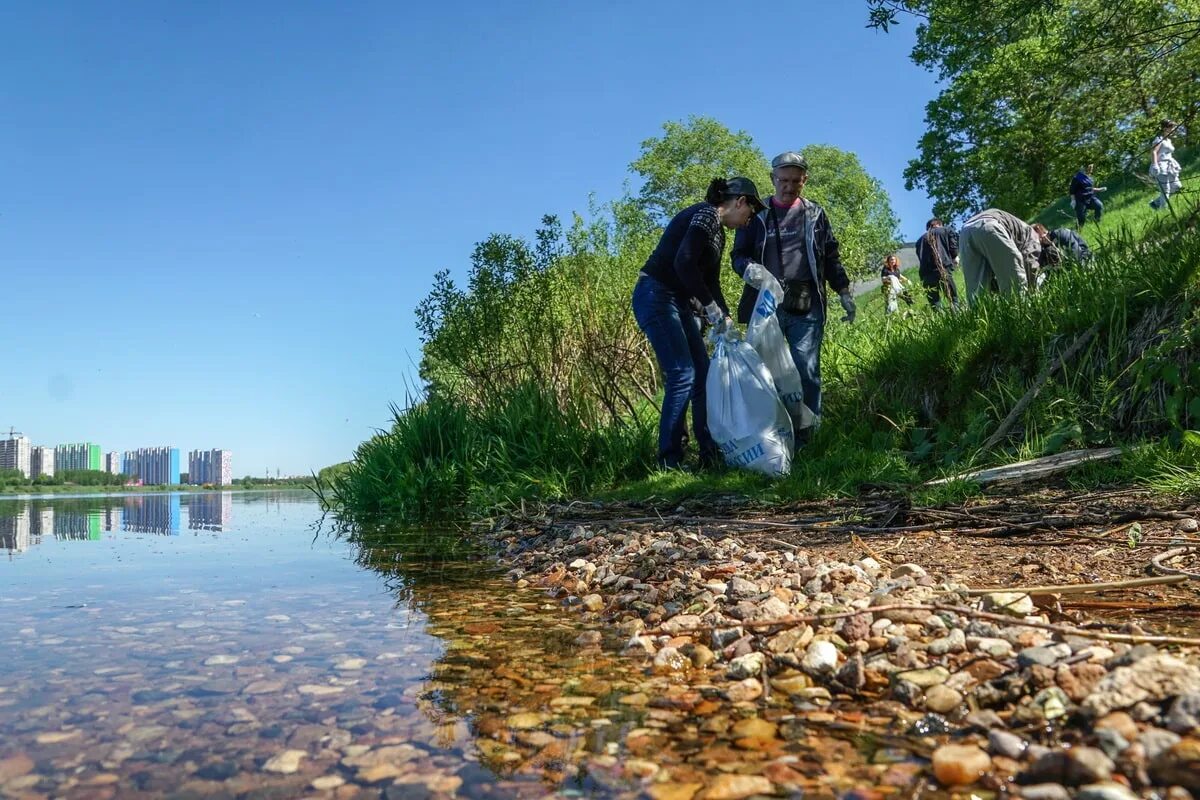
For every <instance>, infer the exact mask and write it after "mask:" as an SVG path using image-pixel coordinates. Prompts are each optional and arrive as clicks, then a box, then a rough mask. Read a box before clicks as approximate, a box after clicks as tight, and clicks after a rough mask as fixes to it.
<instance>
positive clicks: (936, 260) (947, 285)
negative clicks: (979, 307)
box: [916, 217, 958, 309]
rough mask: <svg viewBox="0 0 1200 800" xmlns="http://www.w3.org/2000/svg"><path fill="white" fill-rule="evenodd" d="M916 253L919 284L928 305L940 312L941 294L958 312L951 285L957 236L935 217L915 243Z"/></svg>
mask: <svg viewBox="0 0 1200 800" xmlns="http://www.w3.org/2000/svg"><path fill="white" fill-rule="evenodd" d="M916 250H917V260H918V261H919V262H920V267H919V274H920V276H921V284H922V285H923V286H924V287H925V296H926V297H928V298H929V305H931V306H933V307H934V308H941V307H942V302H941V301H942V294H943V293H944V294H945V295H946V298H947V299H948V300H949V301H950V308H952V309H953V308H958V288H957V287H956V286H955V285H954V263H955V259H956V258H958V235H957V234H956V233H955V232H954V231H952V230H950V229H949V228H947V227H945V226H944V225H942V221H941V220H940V219H938V218H937V217H934V218H933V219H931V220H929V222H926V223H925V235H924V236H922V237H921V238H920V239H917V247H916Z"/></svg>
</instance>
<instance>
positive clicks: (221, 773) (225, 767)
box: [195, 761, 241, 781]
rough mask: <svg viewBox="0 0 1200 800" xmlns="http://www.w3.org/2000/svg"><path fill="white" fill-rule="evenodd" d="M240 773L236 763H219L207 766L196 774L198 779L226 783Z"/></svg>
mask: <svg viewBox="0 0 1200 800" xmlns="http://www.w3.org/2000/svg"><path fill="white" fill-rule="evenodd" d="M240 771H241V770H240V768H239V767H238V764H237V762H236V761H217V762H214V763H212V764H205V765H204V766H203V767H200V769H198V770H196V773H195V774H196V777H197V778H203V779H204V780H206V781H224V780H228V779H230V778H232V777H233V776H234V775H237V774H238V772H240Z"/></svg>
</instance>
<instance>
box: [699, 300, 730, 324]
mask: <svg viewBox="0 0 1200 800" xmlns="http://www.w3.org/2000/svg"><path fill="white" fill-rule="evenodd" d="M704 318H705V319H707V320H708V324H709V325H712V326H713V327H714V328H715V327H717V326H718V325H720V324H721V322H722V321H723V320H724V319H725V312H724V311H722V310H721V307H720V306H719V305H717V301H716V300H714V301H712V302H711V303H709V304H708V305H706V306H705V307H704Z"/></svg>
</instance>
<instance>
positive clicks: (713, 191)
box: [704, 178, 729, 206]
mask: <svg viewBox="0 0 1200 800" xmlns="http://www.w3.org/2000/svg"><path fill="white" fill-rule="evenodd" d="M728 191H729V182H728V181H727V180H725V179H724V178H713V179H712V182H711V183H710V184H708V191H706V192H705V193H704V202H706V203H711V204H712V205H714V206H719V205H720V204H721V203H722V201H724V200H725V195H726V194H727V193H728Z"/></svg>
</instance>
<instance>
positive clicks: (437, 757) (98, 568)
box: [0, 492, 916, 800]
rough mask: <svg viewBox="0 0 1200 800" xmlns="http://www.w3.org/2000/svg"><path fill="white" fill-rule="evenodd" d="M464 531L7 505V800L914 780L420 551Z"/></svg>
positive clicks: (1, 614)
mask: <svg viewBox="0 0 1200 800" xmlns="http://www.w3.org/2000/svg"><path fill="white" fill-rule="evenodd" d="M455 539H456V537H455V536H454V534H450V533H445V534H437V533H430V532H420V533H418V534H413V533H411V532H404V531H393V532H388V531H386V530H384V531H382V532H380V531H376V532H374V533H373V534H372V535H371V536H370V537H369V541H370V546H363V545H362V544H361V543H356V542H355V541H348V540H347V539H346V538H344V537H339V536H336V535H334V534H333V533H331V531H330V528H329V527H328V526H325V525H322V524H321V514H320V510H319V508H318V506H317V504H316V503H315V501H314V500H313V498H312V497H311V495H309V494H306V493H303V492H276V493H270V492H263V493H229V492H224V493H221V492H211V493H197V494H186V493H185V494H156V495H150V494H142V495H129V496H113V497H95V496H93V497H87V498H72V499H65V498H53V499H45V500H41V499H32V500H3V501H0V664H2V665H3V666H2V677H0V796H4V797H28V798H35V797H47V798H49V797H64V798H110V797H177V798H186V797H197V798H199V797H205V798H217V797H228V798H262V799H264V800H265V799H266V798H290V797H335V798H356V797H362V798H377V797H385V798H393V800H394V798H400V797H437V798H450V797H469V798H487V797H495V798H506V797H540V796H584V795H586V796H601V797H638V796H646V793H649V795H650V796H652V797H654V798H655V799H656V800H674V798H682V799H684V800H686V799H687V798H691V797H693V796H697V797H699V796H703V793H700V794H697V793H698V791H699V790H701V788H702V787H705V786H708V785H709V784H710V783H711V782H712V780H713V776H714V775H722V774H725V775H729V774H734V775H736V774H741V773H745V774H761V773H763V772H764V770H765V771H766V772H767V774H770V769H768V768H767V767H765V766H764V764H768V763H769V765H774V766H773V768H775V770H776V772H778V771H780V770H782V769H784V768H785V765H786V769H787V770H788V772H789V774H792V775H795V776H797V777H799V776H800V775H804V776H807V777H809V778H811V779H812V780H813V781H817V782H820V781H825V782H827V783H828V787H827V788H828V789H829V791H830V793H831V794H832V793H834V792H836V791H840V790H841V789H844V788H845V787H847V786H853V785H861V783H862V782H863V781H867V780H868V779H869V782H870V783H876V782H877V781H878V780H879V778H880V776H881V774H883V773H885V772H888V771H889V770H890V771H891V772H893V773H894V772H895V771H896V770H901V772H902V773H903V774H902V775H901V776H900V777H901V778H903V777H905V776H907V777H912V775H913V774H914V773H915V769H916V767H915V765H914V764H912V763H911V761H910V760H909V759H908V756H907V754H906V753H904V752H900V751H891V750H889V749H888V748H886V747H882V746H878V745H871V744H870V742H869V741H868V742H867V743H866V744H864V740H863V739H862V737H859V738H858V740H855V738H854V737H846V736H843V737H840V738H838V737H833V738H831V737H828V736H821V735H820V729H819V728H817V727H813V726H816V725H819V724H820V723H823V722H830V721H832V715H828V714H824V715H822V714H817V713H814V714H812V715H810V717H811V718H810V719H808V720H807V723H808V725H805V724H804V723H805V722H806V719H805V717H804V715H803V714H801V715H799V716H797V715H796V714H789V713H783V712H776V713H775V715H774V717H773V721H772V722H769V723H767V724H768V725H769V726H770V729H771V731H772V733H771V735H770V736H764V735H761V730H760V731H759V733H758V734H756V736H757V738H755V736H750V737H747V736H746V735H745V734H746V729H745V728H743V729H741V732H740V733H738V726H737V725H736V723H737V721H738V720H739V719H743V718H749V717H752V716H754V714H755V713H756V712H755V711H754V709H753V707H752V706H750V707H747V708H744V709H741V710H740V711H739V710H737V709H734V711H733V715H732V717H731V716H730V714H729V709H725V708H724V707H723V706H722V704H721V703H719V702H716V701H715V699H714V695H713V694H712V693H711V692H709V691H708V690H706V688H705V687H704V686H703V685H699V686H697V685H688V684H686V683H683V682H681V681H680V680H679V679H678V678H673V679H667V678H657V677H654V676H651V675H649V674H648V673H647V670H646V667H645V665H644V664H643V663H640V662H634V661H630V660H628V659H625V658H623V657H621V656H620V655H618V654H617V651H618V648H615V647H611V646H610V647H601V646H600V644H601V640H603V641H604V642H607V643H608V644H612V643H613V639H612V636H614V635H615V633H614V632H610V631H589V630H586V629H585V628H584V627H583V626H582V625H581V623H580V621H579V618H578V615H577V614H576V613H575V612H574V611H571V610H569V609H564V608H562V607H561V605H560V604H559V603H558V602H556V601H553V600H551V599H550V598H548V597H547V596H546V595H545V594H542V593H540V592H536V591H533V590H525V591H520V590H516V589H514V588H513V585H512V583H511V582H510V581H508V580H506V579H505V578H504V576H503V575H502V574H499V573H498V572H497V569H496V567H495V566H494V565H493V564H492V562H490V561H489V560H487V559H482V558H481V559H476V560H469V559H461V558H460V560H457V561H453V562H447V561H445V560H439V559H433V558H430V555H431V552H430V551H431V550H432V551H441V550H444V549H445V548H443V547H441V545H442V544H445V543H447V542H452V541H455ZM356 541H359V542H361V538H360V539H358V540H356ZM859 716H860V719H861V717H862V715H859ZM880 722H881V723H882V722H886V720H881V721H880ZM789 726H790V727H789ZM775 731H778V732H779V733H778V735H776V733H775ZM739 736H740V737H741V738H738V737H739ZM747 742H749V744H747ZM856 765H857V766H856ZM859 770H866V771H867V772H868V773H869V778H868V776H867V775H866V774H859V772H858V771H859ZM906 770H907V771H906ZM885 777H886V776H885ZM885 782H886V781H885ZM893 782H894V783H897V784H899V783H902V781H893ZM778 785H779V784H778V783H777V784H775V787H776V788H775V790H774V791H775V793H777V794H780V793H782V794H786V792H782V791H780V790H779V789H778ZM738 791H739V790H738V789H736V788H735V789H734V790H733V793H734V794H737V793H738ZM713 796H717V795H716V794H715V793H714V794H713ZM741 796H745V795H744V794H743V795H741Z"/></svg>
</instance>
